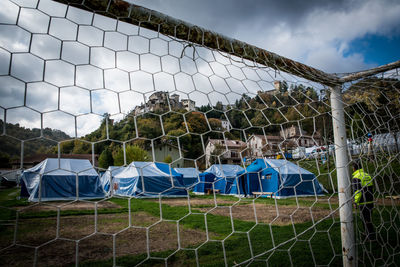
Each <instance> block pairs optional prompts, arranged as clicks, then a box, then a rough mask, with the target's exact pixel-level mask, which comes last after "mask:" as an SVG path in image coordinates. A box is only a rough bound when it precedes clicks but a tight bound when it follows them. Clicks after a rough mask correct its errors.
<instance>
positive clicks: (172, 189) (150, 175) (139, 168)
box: [112, 161, 187, 198]
mask: <svg viewBox="0 0 400 267" xmlns="http://www.w3.org/2000/svg"><path fill="white" fill-rule="evenodd" d="M112 179H113V188H114V194H115V195H120V196H135V197H147V198H150V197H159V195H162V196H169V197H182V196H187V190H186V189H185V187H184V185H183V184H182V174H179V173H177V172H176V171H175V170H174V169H173V168H171V167H170V166H169V165H168V164H166V163H158V162H154V163H153V162H138V161H134V162H132V163H131V164H129V165H128V166H127V167H124V168H123V170H122V171H120V172H118V173H116V174H114V173H113V174H112Z"/></svg>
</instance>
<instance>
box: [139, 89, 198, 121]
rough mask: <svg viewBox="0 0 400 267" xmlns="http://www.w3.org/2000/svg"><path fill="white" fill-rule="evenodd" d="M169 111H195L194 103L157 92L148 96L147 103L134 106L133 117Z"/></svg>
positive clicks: (175, 95)
mask: <svg viewBox="0 0 400 267" xmlns="http://www.w3.org/2000/svg"><path fill="white" fill-rule="evenodd" d="M169 107H171V109H185V110H187V111H192V110H195V102H194V101H193V100H190V99H181V100H179V95H177V94H173V95H169V93H168V92H163V91H158V92H155V93H153V94H152V95H151V96H149V99H148V101H147V103H145V104H141V105H140V106H136V107H135V110H134V114H135V115H140V114H143V113H146V112H157V111H168V110H169Z"/></svg>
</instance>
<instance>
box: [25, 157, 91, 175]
mask: <svg viewBox="0 0 400 267" xmlns="http://www.w3.org/2000/svg"><path fill="white" fill-rule="evenodd" d="M25 172H35V173H40V174H47V173H49V174H51V175H74V174H79V175H88V176H97V175H98V174H97V172H96V170H95V169H94V168H93V166H92V164H91V163H90V161H89V160H87V159H50V158H49V159H45V160H44V161H42V162H41V163H39V164H38V165H36V166H34V167H32V168H30V169H27V170H25Z"/></svg>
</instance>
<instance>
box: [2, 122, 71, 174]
mask: <svg viewBox="0 0 400 267" xmlns="http://www.w3.org/2000/svg"><path fill="white" fill-rule="evenodd" d="M3 127H4V122H3V121H2V120H0V129H3ZM6 134H7V136H1V137H0V167H7V163H6V162H7V160H9V159H12V158H18V157H20V155H21V140H24V141H25V142H24V155H25V156H32V155H35V154H38V153H48V152H49V151H50V150H51V149H52V148H53V147H54V146H55V145H56V144H57V143H56V141H58V140H65V139H70V138H71V137H70V136H68V135H67V134H66V133H64V132H62V131H60V130H53V129H50V128H45V129H43V138H38V137H40V129H37V128H34V129H29V128H25V127H21V126H20V125H19V124H12V123H7V124H6ZM52 140H54V141H52Z"/></svg>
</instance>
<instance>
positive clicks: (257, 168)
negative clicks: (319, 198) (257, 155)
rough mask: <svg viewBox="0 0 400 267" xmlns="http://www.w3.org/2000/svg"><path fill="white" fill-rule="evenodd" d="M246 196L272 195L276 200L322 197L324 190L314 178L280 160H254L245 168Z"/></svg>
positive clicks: (301, 169)
mask: <svg viewBox="0 0 400 267" xmlns="http://www.w3.org/2000/svg"><path fill="white" fill-rule="evenodd" d="M246 173H247V179H246V185H245V188H246V192H247V194H250V195H252V194H254V193H255V192H256V193H261V194H264V196H266V195H268V194H272V196H273V197H276V198H287V197H293V196H315V195H323V193H324V191H325V189H324V188H323V186H322V185H321V184H320V183H319V182H318V180H317V178H316V176H315V175H314V174H313V173H311V172H309V171H307V170H305V169H303V168H301V167H299V166H298V165H296V164H294V163H292V162H290V161H287V160H281V159H256V160H255V161H253V162H252V163H251V164H250V165H249V166H248V167H247V168H246Z"/></svg>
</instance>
